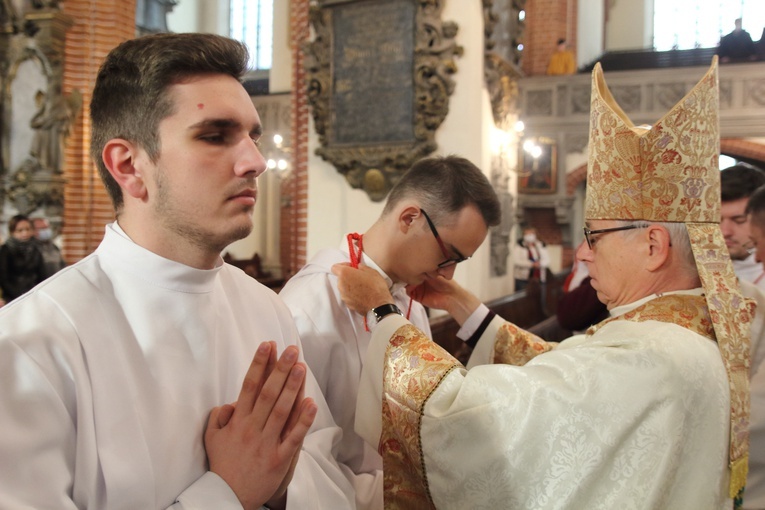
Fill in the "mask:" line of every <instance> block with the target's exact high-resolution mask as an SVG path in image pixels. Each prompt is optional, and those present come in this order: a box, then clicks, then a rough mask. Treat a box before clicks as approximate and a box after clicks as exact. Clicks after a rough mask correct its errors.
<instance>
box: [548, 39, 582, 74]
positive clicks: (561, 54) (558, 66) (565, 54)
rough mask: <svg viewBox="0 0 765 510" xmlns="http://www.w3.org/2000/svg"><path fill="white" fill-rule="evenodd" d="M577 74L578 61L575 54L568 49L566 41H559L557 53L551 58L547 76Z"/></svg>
mask: <svg viewBox="0 0 765 510" xmlns="http://www.w3.org/2000/svg"><path fill="white" fill-rule="evenodd" d="M575 72H576V60H574V54H573V53H572V52H571V50H569V49H568V45H567V44H566V40H565V39H563V38H561V39H558V44H557V47H556V50H555V53H553V54H552V56H550V62H549V63H548V64H547V74H549V75H561V74H574V73H575Z"/></svg>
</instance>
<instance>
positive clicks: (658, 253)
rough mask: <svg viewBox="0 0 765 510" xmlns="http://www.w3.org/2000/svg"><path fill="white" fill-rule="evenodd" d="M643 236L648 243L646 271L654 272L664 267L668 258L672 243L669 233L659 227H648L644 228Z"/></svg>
mask: <svg viewBox="0 0 765 510" xmlns="http://www.w3.org/2000/svg"><path fill="white" fill-rule="evenodd" d="M645 236H646V238H647V241H648V259H647V260H646V266H645V267H646V269H648V270H649V271H656V270H657V269H660V268H661V267H662V266H664V265H665V263H666V262H667V259H668V258H669V254H670V250H671V247H672V242H671V240H670V237H669V231H668V230H667V229H666V228H664V227H662V226H661V225H650V226H649V227H647V228H646V233H645Z"/></svg>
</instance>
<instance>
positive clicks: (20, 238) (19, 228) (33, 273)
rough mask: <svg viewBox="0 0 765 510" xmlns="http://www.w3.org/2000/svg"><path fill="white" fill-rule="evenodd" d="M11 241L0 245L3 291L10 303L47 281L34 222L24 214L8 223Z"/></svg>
mask: <svg viewBox="0 0 765 510" xmlns="http://www.w3.org/2000/svg"><path fill="white" fill-rule="evenodd" d="M8 232H9V233H10V236H9V237H8V241H6V242H5V244H3V245H2V246H0V289H2V291H3V299H5V301H6V302H8V301H11V300H12V299H15V298H17V297H19V296H21V295H22V294H24V293H25V292H26V291H28V290H30V289H31V288H32V287H34V286H35V285H37V284H38V283H40V282H41V281H43V280H44V279H45V265H44V263H43V258H42V254H41V253H40V251H39V250H38V249H37V245H36V244H35V241H34V240H33V238H32V237H33V230H32V222H31V221H30V220H29V218H28V217H26V216H24V215H23V214H17V215H16V216H14V217H12V218H11V219H10V220H9V221H8Z"/></svg>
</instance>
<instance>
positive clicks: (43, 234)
mask: <svg viewBox="0 0 765 510" xmlns="http://www.w3.org/2000/svg"><path fill="white" fill-rule="evenodd" d="M37 239H39V240H40V241H50V240H51V239H53V231H52V230H51V229H49V228H41V229H40V230H38V231H37Z"/></svg>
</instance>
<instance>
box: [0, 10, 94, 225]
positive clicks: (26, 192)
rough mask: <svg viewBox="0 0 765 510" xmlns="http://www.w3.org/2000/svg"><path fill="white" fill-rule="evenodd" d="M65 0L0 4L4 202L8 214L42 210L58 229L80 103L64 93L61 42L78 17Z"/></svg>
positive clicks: (73, 95)
mask: <svg viewBox="0 0 765 510" xmlns="http://www.w3.org/2000/svg"><path fill="white" fill-rule="evenodd" d="M61 3H62V2H60V1H50V0H48V1H42V0H39V1H37V0H32V1H28V2H11V1H3V2H2V4H0V80H2V83H3V87H2V89H0V90H1V91H0V97H2V101H0V107H1V108H2V110H3V119H4V122H3V131H2V133H3V134H2V138H0V140H2V142H1V145H0V156H1V157H0V183H2V186H1V187H0V207H3V208H4V209H5V210H4V211H3V212H4V214H5V215H7V214H15V213H16V212H19V213H22V214H32V213H35V211H38V210H39V211H40V214H44V215H46V216H47V217H48V218H49V220H50V223H51V226H52V227H53V229H54V230H58V229H59V228H60V225H61V215H62V213H63V207H64V184H65V179H64V177H63V159H64V146H65V144H66V140H67V138H68V135H69V130H70V127H71V125H72V123H73V121H74V118H75V117H76V115H78V113H79V111H80V107H81V103H82V98H81V96H80V94H79V92H78V91H73V92H72V93H70V94H64V92H63V83H62V82H63V57H64V43H65V38H66V31H67V30H68V29H69V27H70V26H71V25H72V24H73V22H74V20H73V19H72V18H71V17H70V16H69V15H67V14H66V13H64V12H63V11H62V10H61V6H60V4H61ZM22 5H23V9H21V10H17V7H16V6H22ZM11 126H13V129H10V127H11Z"/></svg>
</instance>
